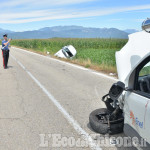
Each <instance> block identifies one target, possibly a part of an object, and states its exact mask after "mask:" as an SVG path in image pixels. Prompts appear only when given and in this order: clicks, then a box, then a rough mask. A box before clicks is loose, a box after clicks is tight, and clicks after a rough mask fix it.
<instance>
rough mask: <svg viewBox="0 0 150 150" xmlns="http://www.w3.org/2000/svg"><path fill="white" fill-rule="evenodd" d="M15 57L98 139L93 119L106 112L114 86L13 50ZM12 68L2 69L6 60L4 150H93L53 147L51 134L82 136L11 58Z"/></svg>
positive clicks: (1, 98) (0, 104)
mask: <svg viewBox="0 0 150 150" xmlns="http://www.w3.org/2000/svg"><path fill="white" fill-rule="evenodd" d="M11 55H13V56H14V57H15V58H16V59H17V60H19V61H20V62H21V63H22V64H23V65H24V66H25V67H26V69H27V70H28V71H30V72H31V73H32V75H33V76H34V77H35V78H36V79H37V80H38V81H40V83H41V84H42V85H43V86H44V87H45V88H46V89H47V90H48V91H50V92H51V93H52V94H53V96H54V97H55V98H56V99H57V101H58V102H59V103H60V104H61V105H62V106H63V108H64V109H65V110H66V111H67V112H68V113H69V114H70V115H71V116H73V118H74V119H75V121H77V122H78V123H79V125H80V126H81V128H82V129H84V130H85V131H86V132H87V133H89V134H95V132H93V131H92V129H91V128H90V126H89V124H88V118H89V114H90V113H91V111H93V110H95V109H97V108H101V107H104V104H103V103H102V102H101V97H102V96H103V95H104V94H107V92H108V90H109V88H110V86H111V85H112V84H113V83H114V82H115V81H114V80H110V79H107V78H105V77H101V76H98V75H96V74H92V73H91V72H90V71H88V70H84V69H83V70H82V69H79V68H76V67H72V66H70V65H67V64H65V63H61V62H58V61H54V60H52V59H49V58H48V57H41V56H39V55H34V54H32V53H28V52H25V51H21V50H18V49H16V48H11ZM8 67H9V68H8V69H7V70H4V69H3V67H2V59H1V61H0V83H1V86H0V91H1V95H0V150H50V149H54V150H55V149H58V150H69V149H71V150H76V149H79V150H80V149H87V150H88V149H90V148H89V147H75V146H73V147H69V146H65V147H63V146H60V147H54V146H53V138H51V137H50V138H49V137H48V134H61V136H62V137H68V138H69V137H73V138H75V139H76V140H77V139H78V138H81V136H80V135H79V134H78V133H77V132H76V131H75V129H74V128H73V127H72V125H71V124H70V123H69V122H68V121H67V120H66V118H65V117H64V116H63V115H62V113H61V112H60V111H59V110H58V109H57V108H56V107H55V105H54V104H53V103H52V101H50V99H49V98H48V97H47V95H46V94H45V93H44V92H43V91H42V90H41V88H40V87H39V86H37V84H36V83H35V82H34V81H33V80H32V79H31V78H30V76H29V75H28V74H27V73H26V72H25V70H23V69H22V68H21V67H20V66H19V65H18V63H17V62H16V61H15V60H13V59H12V57H10V59H9V64H8ZM41 134H45V139H44V140H45V141H48V145H47V146H45V147H42V146H41V136H40V135H41ZM96 135H98V134H96ZM98 136H99V135H98ZM81 139H82V138H81ZM103 149H113V150H116V149H119V148H116V147H112V148H103Z"/></svg>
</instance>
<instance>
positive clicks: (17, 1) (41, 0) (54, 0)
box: [0, 0, 96, 8]
mask: <svg viewBox="0 0 150 150" xmlns="http://www.w3.org/2000/svg"><path fill="white" fill-rule="evenodd" d="M92 1H96V0H9V1H3V2H1V4H0V8H3V7H13V6H19V5H29V6H32V7H34V6H42V5H44V6H48V5H49V6H52V5H53V6H54V5H70V4H80V3H85V2H92Z"/></svg>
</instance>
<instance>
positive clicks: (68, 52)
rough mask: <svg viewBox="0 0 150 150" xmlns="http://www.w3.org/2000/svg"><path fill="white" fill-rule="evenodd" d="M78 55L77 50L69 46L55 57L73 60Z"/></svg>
mask: <svg viewBox="0 0 150 150" xmlns="http://www.w3.org/2000/svg"><path fill="white" fill-rule="evenodd" d="M76 54H77V51H76V49H75V48H74V47H73V46H72V45H68V46H65V47H63V48H62V49H61V50H59V51H58V52H57V53H56V54H55V56H57V57H59V58H73V57H75V55H76Z"/></svg>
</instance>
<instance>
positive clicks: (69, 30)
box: [0, 26, 137, 39]
mask: <svg viewBox="0 0 150 150" xmlns="http://www.w3.org/2000/svg"><path fill="white" fill-rule="evenodd" d="M134 32H137V30H134V29H127V30H123V31H122V30H119V29H116V28H89V27H82V26H54V27H45V28H41V29H39V30H33V31H23V32H14V31H10V30H4V29H1V28H0V34H1V35H2V34H6V33H7V34H9V37H11V38H13V39H47V38H54V37H60V38H121V39H127V38H128V35H129V34H131V33H134Z"/></svg>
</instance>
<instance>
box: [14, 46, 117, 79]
mask: <svg viewBox="0 0 150 150" xmlns="http://www.w3.org/2000/svg"><path fill="white" fill-rule="evenodd" d="M12 48H14V49H18V50H20V51H23V52H26V53H30V54H33V55H37V56H40V57H44V58H47V59H50V60H53V61H56V62H59V63H63V64H66V65H69V66H72V67H75V68H78V69H81V70H85V71H89V72H91V73H92V74H95V75H98V76H101V77H104V78H107V79H110V80H114V81H118V79H116V78H114V77H110V76H109V75H106V74H103V73H99V72H96V71H93V70H91V69H87V68H84V67H82V66H78V65H75V64H71V63H68V62H65V61H62V60H58V59H55V58H51V57H47V56H44V55H40V54H37V53H34V52H31V51H27V50H24V49H21V48H17V47H12Z"/></svg>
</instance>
